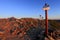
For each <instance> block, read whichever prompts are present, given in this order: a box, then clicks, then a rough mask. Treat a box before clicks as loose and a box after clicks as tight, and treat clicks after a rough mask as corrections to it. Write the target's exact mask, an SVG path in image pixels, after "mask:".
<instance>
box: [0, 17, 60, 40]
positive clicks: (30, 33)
mask: <svg viewBox="0 0 60 40" xmlns="http://www.w3.org/2000/svg"><path fill="white" fill-rule="evenodd" d="M56 26H57V27H56ZM59 29H60V22H59V21H58V24H57V22H55V21H51V20H49V34H48V35H50V36H51V33H52V34H54V35H52V36H53V38H54V39H56V38H58V37H60V33H59V32H58V31H60V30H59ZM57 30H58V31H57ZM50 31H51V32H50ZM56 32H58V34H59V35H57V33H56ZM44 34H45V22H44V20H40V19H34V18H21V19H17V18H14V17H11V18H2V19H0V40H44V39H45V35H44ZM56 35H57V36H56Z"/></svg>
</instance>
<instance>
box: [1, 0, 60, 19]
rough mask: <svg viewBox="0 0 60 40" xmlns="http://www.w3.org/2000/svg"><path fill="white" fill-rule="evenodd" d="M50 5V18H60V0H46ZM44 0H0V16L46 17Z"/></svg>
mask: <svg viewBox="0 0 60 40" xmlns="http://www.w3.org/2000/svg"><path fill="white" fill-rule="evenodd" d="M45 1H46V2H47V3H48V4H49V5H50V10H49V11H48V18H49V19H60V0H45ZM44 3H45V2H44V0H0V18H1V17H2V18H6V17H16V18H22V17H23V18H24V17H29V18H30V17H31V18H39V15H42V16H43V17H45V13H44V10H42V8H43V6H44Z"/></svg>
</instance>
